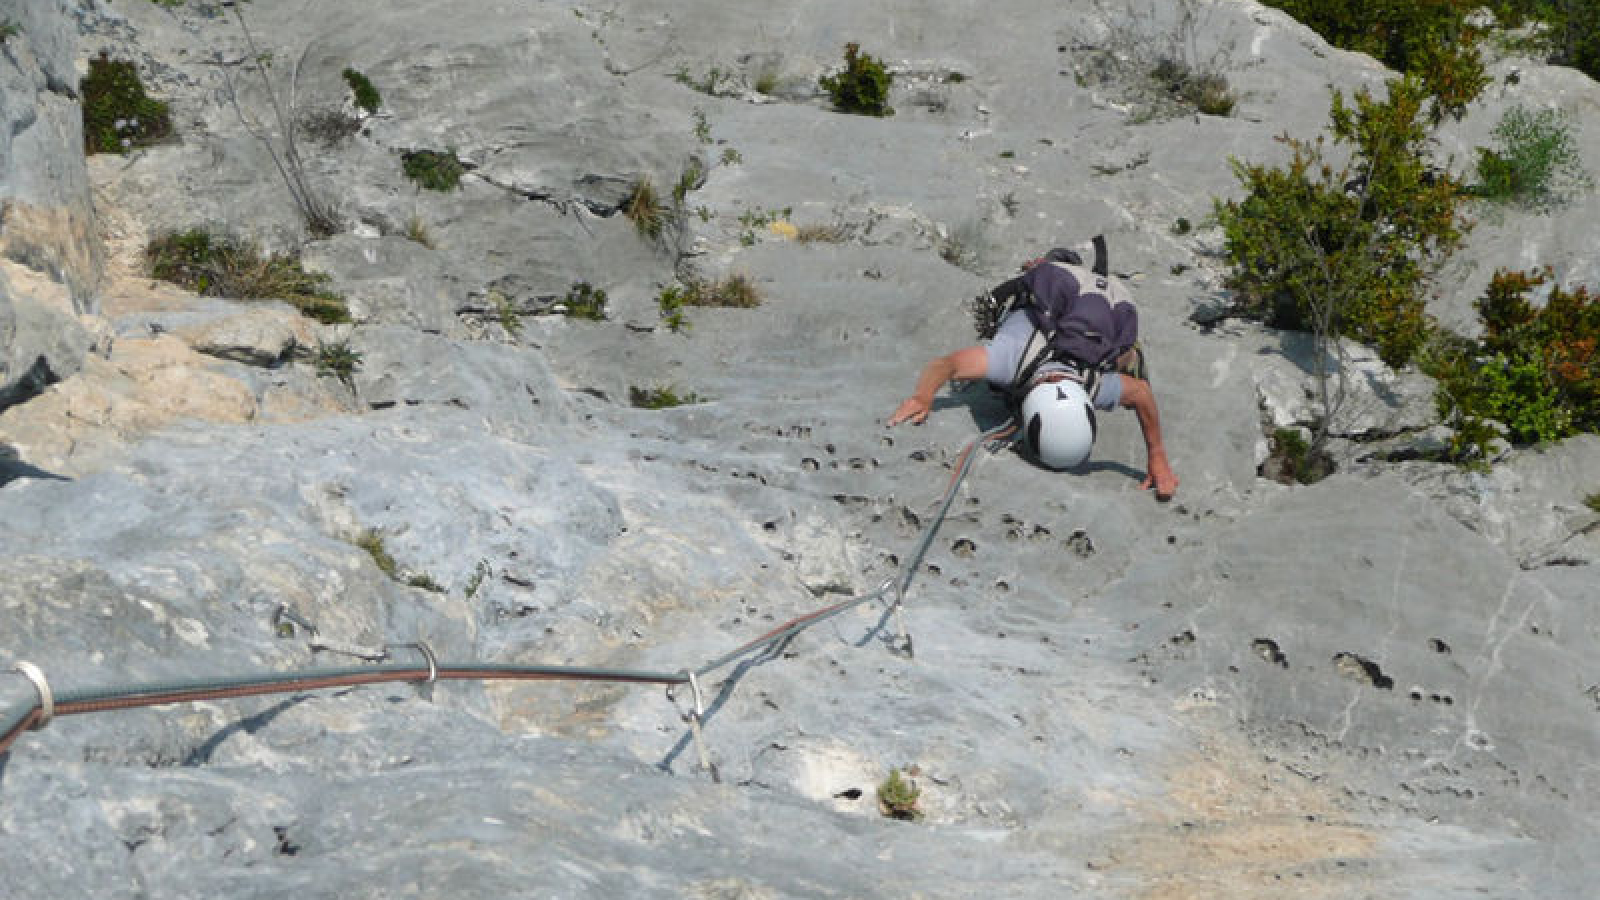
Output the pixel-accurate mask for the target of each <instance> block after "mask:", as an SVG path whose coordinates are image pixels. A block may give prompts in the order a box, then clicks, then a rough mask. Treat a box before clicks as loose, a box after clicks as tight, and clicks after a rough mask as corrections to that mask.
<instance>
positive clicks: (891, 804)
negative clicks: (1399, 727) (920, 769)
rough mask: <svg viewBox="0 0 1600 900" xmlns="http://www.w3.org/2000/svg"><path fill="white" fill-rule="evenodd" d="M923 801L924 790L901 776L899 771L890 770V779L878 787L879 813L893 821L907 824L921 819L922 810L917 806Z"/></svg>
mask: <svg viewBox="0 0 1600 900" xmlns="http://www.w3.org/2000/svg"><path fill="white" fill-rule="evenodd" d="M921 799H922V788H919V787H917V783H916V782H915V781H912V780H911V779H910V778H908V777H906V776H904V775H901V774H900V770H899V769H890V770H889V777H888V778H885V779H884V780H883V783H882V784H880V785H878V812H880V813H882V814H883V815H884V816H886V817H888V818H891V819H900V820H903V821H907V822H915V821H917V820H918V819H921V818H922V810H921V809H920V808H919V807H918V805H917V804H918V801H920V800H921Z"/></svg>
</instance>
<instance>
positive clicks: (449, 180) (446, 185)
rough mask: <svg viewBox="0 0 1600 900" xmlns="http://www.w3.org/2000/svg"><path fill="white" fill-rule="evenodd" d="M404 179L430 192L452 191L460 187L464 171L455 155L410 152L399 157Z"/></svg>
mask: <svg viewBox="0 0 1600 900" xmlns="http://www.w3.org/2000/svg"><path fill="white" fill-rule="evenodd" d="M400 164H401V166H402V168H403V169H404V170H405V173H406V177H407V178H409V179H411V180H412V181H415V182H416V183H417V185H418V186H419V187H424V188H427V189H428V190H430V191H453V190H455V189H456V188H458V187H460V186H461V175H462V174H463V173H464V172H466V169H465V168H464V167H463V166H462V165H461V160H459V159H456V155H455V153H453V152H452V153H441V152H439V151H438V150H411V151H409V152H406V153H403V154H401V156H400Z"/></svg>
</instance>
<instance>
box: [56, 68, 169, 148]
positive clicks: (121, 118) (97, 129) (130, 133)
mask: <svg viewBox="0 0 1600 900" xmlns="http://www.w3.org/2000/svg"><path fill="white" fill-rule="evenodd" d="M78 92H79V96H80V97H82V98H83V152H84V153H85V154H94V153H126V152H128V151H129V150H131V149H133V148H135V147H144V146H148V145H150V144H153V143H155V142H157V141H159V140H161V139H162V138H165V137H167V136H168V135H170V134H172V118H171V116H170V115H168V113H167V105H166V104H165V103H162V102H161V101H160V100H155V99H153V98H151V97H150V96H149V95H148V94H146V93H145V90H144V82H143V81H141V80H140V79H139V70H138V69H137V68H135V67H134V65H133V63H131V62H129V61H127V60H121V59H112V58H111V57H109V56H107V55H106V54H105V53H103V52H102V53H101V54H100V55H99V56H97V57H95V58H94V59H91V60H89V73H88V74H87V75H85V76H84V77H83V78H82V80H80V81H79V82H78Z"/></svg>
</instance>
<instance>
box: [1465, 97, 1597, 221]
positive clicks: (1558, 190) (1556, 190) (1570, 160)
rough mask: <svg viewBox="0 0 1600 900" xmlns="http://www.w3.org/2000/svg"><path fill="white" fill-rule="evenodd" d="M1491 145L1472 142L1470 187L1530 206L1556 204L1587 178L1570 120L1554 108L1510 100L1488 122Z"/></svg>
mask: <svg viewBox="0 0 1600 900" xmlns="http://www.w3.org/2000/svg"><path fill="white" fill-rule="evenodd" d="M1493 138H1494V142H1495V146H1494V148H1492V149H1491V148H1488V147H1479V148H1478V183H1477V184H1476V185H1473V186H1472V193H1474V194H1476V195H1477V196H1479V197H1483V198H1485V199H1488V200H1493V201H1497V202H1500V203H1515V204H1518V205H1522V206H1527V207H1532V208H1542V207H1547V206H1552V205H1555V204H1558V203H1560V202H1562V201H1563V200H1565V199H1566V198H1567V197H1569V196H1570V195H1571V194H1573V193H1576V192H1577V191H1580V190H1582V189H1584V188H1587V187H1588V186H1589V185H1590V183H1591V181H1590V178H1589V173H1587V172H1585V171H1584V169H1583V158H1582V157H1581V156H1580V155H1579V153H1578V143H1577V139H1576V138H1574V137H1573V134H1572V120H1571V118H1570V117H1569V116H1568V115H1567V114H1566V113H1563V112H1562V111H1560V110H1557V109H1541V110H1530V109H1528V108H1527V107H1524V106H1513V107H1511V108H1510V109H1508V110H1506V111H1505V114H1504V115H1502V116H1501V117H1500V122H1499V124H1497V125H1496V126H1495V128H1494V132H1493Z"/></svg>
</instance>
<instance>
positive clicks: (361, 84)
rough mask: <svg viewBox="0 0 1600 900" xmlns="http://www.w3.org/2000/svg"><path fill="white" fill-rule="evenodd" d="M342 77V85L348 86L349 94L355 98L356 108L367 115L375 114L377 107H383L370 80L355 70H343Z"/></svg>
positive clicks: (380, 98)
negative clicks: (364, 111)
mask: <svg viewBox="0 0 1600 900" xmlns="http://www.w3.org/2000/svg"><path fill="white" fill-rule="evenodd" d="M343 75H344V83H345V84H348V85H350V92H351V94H352V95H354V97H355V103H356V107H357V108H358V109H363V110H366V112H367V114H368V115H371V114H373V113H376V112H377V111H378V107H379V106H381V105H383V98H382V97H381V96H380V95H379V94H378V89H377V88H376V87H374V86H373V84H372V80H371V79H370V78H368V77H367V76H365V75H363V74H361V73H360V72H357V71H356V70H355V69H345V70H344V72H343Z"/></svg>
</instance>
